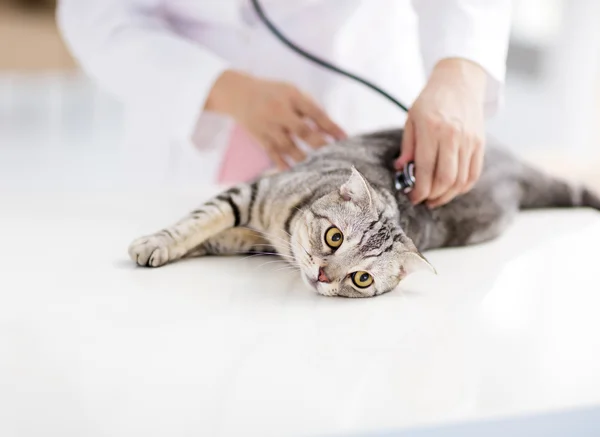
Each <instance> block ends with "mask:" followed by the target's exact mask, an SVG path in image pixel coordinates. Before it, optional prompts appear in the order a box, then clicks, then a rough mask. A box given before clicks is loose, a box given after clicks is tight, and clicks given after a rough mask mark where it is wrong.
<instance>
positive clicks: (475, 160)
mask: <svg viewBox="0 0 600 437" xmlns="http://www.w3.org/2000/svg"><path fill="white" fill-rule="evenodd" d="M483 158H484V150H483V147H476V148H475V152H474V153H473V155H472V156H471V163H470V168H469V178H468V181H467V184H466V185H467V186H466V188H465V192H467V191H471V190H472V189H473V186H474V185H475V183H477V181H478V180H479V177H480V176H481V172H482V170H483Z"/></svg>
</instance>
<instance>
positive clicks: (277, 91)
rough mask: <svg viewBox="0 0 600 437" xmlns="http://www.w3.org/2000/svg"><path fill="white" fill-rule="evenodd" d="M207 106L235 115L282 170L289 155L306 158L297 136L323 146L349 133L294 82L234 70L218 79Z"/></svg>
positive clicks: (311, 144)
mask: <svg viewBox="0 0 600 437" xmlns="http://www.w3.org/2000/svg"><path fill="white" fill-rule="evenodd" d="M205 109H207V110H213V111H216V112H221V113H225V114H227V115H229V116H231V117H232V118H233V119H234V120H235V121H236V122H238V123H239V124H240V125H241V126H243V127H244V128H245V129H246V130H247V131H248V132H249V133H250V134H251V135H252V136H253V137H254V138H255V139H256V140H257V141H258V143H259V144H260V145H261V146H262V147H263V148H264V149H265V151H266V152H267V154H268V155H269V157H270V158H271V160H272V161H273V163H274V164H275V165H277V167H279V168H280V169H285V168H288V167H289V165H288V162H287V161H286V158H289V159H291V160H292V161H293V162H299V161H302V160H304V158H305V157H306V156H305V154H304V152H303V151H302V150H301V149H300V148H299V147H298V145H297V144H296V139H301V140H303V141H304V142H305V143H306V144H308V145H309V146H311V147H312V148H319V147H322V146H324V145H325V144H327V142H328V140H329V138H334V139H342V138H345V136H346V134H345V133H344V132H343V131H342V129H341V128H340V127H339V126H338V125H337V124H335V123H334V122H333V121H331V119H330V118H329V117H328V116H327V114H325V112H324V111H323V110H322V109H321V108H320V107H319V106H318V105H317V104H316V103H315V102H314V101H313V100H312V99H311V98H310V97H308V96H307V95H305V94H303V93H302V92H301V91H299V90H298V89H297V88H296V87H294V86H293V85H290V84H287V83H282V82H274V81H269V80H263V79H259V78H255V77H252V76H249V75H246V74H243V73H240V72H237V71H232V70H227V71H225V72H224V73H223V74H222V75H221V76H220V77H219V78H218V79H217V80H216V82H215V84H214V85H213V88H212V90H211V93H210V94H209V96H208V99H207V102H206V105H205Z"/></svg>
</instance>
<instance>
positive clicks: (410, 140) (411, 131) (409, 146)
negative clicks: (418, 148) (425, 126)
mask: <svg viewBox="0 0 600 437" xmlns="http://www.w3.org/2000/svg"><path fill="white" fill-rule="evenodd" d="M414 159H415V128H414V125H413V122H412V120H411V118H410V117H409V118H407V120H406V124H405V125H404V133H403V134H402V146H401V148H400V156H399V157H398V159H396V162H394V168H395V169H396V170H402V169H403V168H404V166H405V165H406V164H408V163H409V162H410V161H413V160H414Z"/></svg>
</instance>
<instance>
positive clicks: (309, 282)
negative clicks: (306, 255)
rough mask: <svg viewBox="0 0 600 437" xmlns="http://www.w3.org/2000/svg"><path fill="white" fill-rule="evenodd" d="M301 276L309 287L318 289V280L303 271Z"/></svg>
mask: <svg viewBox="0 0 600 437" xmlns="http://www.w3.org/2000/svg"><path fill="white" fill-rule="evenodd" d="M302 276H303V278H304V282H305V283H306V284H307V285H308V286H310V287H311V288H313V289H315V290H317V291H318V289H319V281H318V280H317V278H311V277H310V276H309V275H308V274H306V273H303V274H302Z"/></svg>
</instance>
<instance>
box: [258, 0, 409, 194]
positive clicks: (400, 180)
mask: <svg viewBox="0 0 600 437" xmlns="http://www.w3.org/2000/svg"><path fill="white" fill-rule="evenodd" d="M251 3H252V6H253V7H254V10H255V11H256V13H257V15H258V17H259V18H260V20H261V21H262V22H263V23H264V24H265V26H267V28H268V29H269V30H270V31H271V33H272V34H273V35H275V37H277V39H279V40H280V41H281V42H282V43H284V44H285V45H286V46H288V47H289V48H290V49H292V50H293V51H294V52H296V53H298V54H299V55H300V56H303V57H305V58H306V59H308V60H310V61H312V62H314V63H315V64H318V65H320V66H322V67H324V68H327V69H328V70H331V71H334V72H336V73H338V74H341V75H342V76H346V77H348V78H350V79H352V80H355V81H357V82H359V83H362V84H363V85H365V86H367V87H369V88H371V89H372V90H373V91H375V92H377V93H379V94H381V95H382V96H383V97H385V98H386V99H388V100H389V101H391V102H392V103H393V104H394V105H396V106H398V107H399V108H400V109H402V110H403V111H404V112H408V108H407V107H406V106H405V105H404V104H402V103H401V102H400V101H399V100H397V99H395V98H394V97H392V96H391V95H389V94H388V93H386V92H385V91H384V90H382V89H381V88H379V87H378V86H377V85H374V84H372V83H371V82H369V81H367V80H365V79H363V78H361V77H359V76H356V75H354V74H352V73H349V72H347V71H345V70H342V69H341V68H339V67H336V66H335V65H333V64H331V63H329V62H327V61H324V60H323V59H321V58H318V57H317V56H315V55H313V54H312V53H309V52H307V51H306V50H304V49H302V48H300V47H298V46H297V45H296V44H295V43H293V42H292V41H290V40H289V39H288V38H287V37H286V36H284V35H283V34H282V33H281V32H280V31H279V29H278V28H277V27H275V25H274V24H273V23H272V22H271V21H270V20H269V18H267V16H266V15H265V12H264V10H263V8H262V6H261V5H260V3H259V2H258V0H251ZM394 184H395V187H396V190H397V191H399V192H402V193H404V194H408V193H410V191H411V190H412V189H413V187H414V185H415V164H414V162H412V161H411V162H409V163H408V164H406V165H405V166H404V169H403V170H402V171H399V172H396V174H395V177H394Z"/></svg>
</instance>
